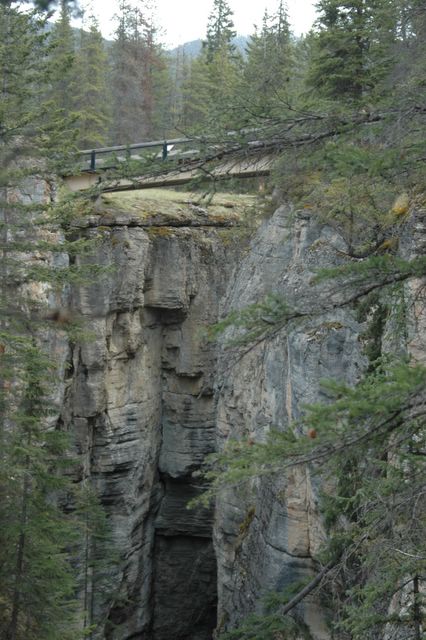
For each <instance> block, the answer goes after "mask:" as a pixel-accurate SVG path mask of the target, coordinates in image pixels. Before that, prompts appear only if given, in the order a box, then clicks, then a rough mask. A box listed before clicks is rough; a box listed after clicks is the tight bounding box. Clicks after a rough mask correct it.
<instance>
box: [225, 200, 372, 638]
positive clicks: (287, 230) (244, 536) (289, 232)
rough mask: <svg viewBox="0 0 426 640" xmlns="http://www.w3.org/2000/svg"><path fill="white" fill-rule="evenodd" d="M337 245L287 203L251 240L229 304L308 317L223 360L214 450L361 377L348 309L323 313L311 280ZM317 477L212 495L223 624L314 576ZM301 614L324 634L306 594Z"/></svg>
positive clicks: (286, 478)
mask: <svg viewBox="0 0 426 640" xmlns="http://www.w3.org/2000/svg"><path fill="white" fill-rule="evenodd" d="M342 248H344V246H343V245H342V239H341V238H340V237H339V235H338V234H337V233H334V232H333V230H332V229H330V228H327V227H326V228H324V227H321V226H319V225H318V223H316V222H315V219H314V217H312V216H307V215H305V214H303V213H300V212H299V213H297V212H294V211H293V210H292V209H291V208H290V207H288V206H282V207H280V208H279V209H278V210H277V211H276V213H275V214H274V215H273V217H272V218H271V220H270V221H269V222H268V223H267V224H266V225H265V226H264V227H263V229H262V230H261V231H260V232H259V233H258V235H257V236H256V238H255V239H254V241H253V243H252V246H251V250H250V252H249V253H248V255H247V257H246V258H245V260H244V261H243V262H242V264H241V266H240V268H239V270H238V274H237V277H236V279H235V282H234V284H233V286H231V287H230V289H229V291H228V297H227V303H226V307H227V309H228V310H234V309H239V308H242V307H243V306H245V305H248V304H251V303H254V302H257V301H259V300H260V299H262V297H264V295H265V293H268V292H274V293H278V294H279V295H280V296H281V297H282V298H283V299H284V300H285V301H286V302H287V303H288V304H289V306H290V307H295V308H297V309H299V310H303V311H304V312H305V313H306V314H307V317H306V319H303V320H298V321H297V323H296V322H293V323H291V324H290V325H289V326H288V327H287V328H286V329H282V330H281V331H279V332H278V333H277V334H276V335H275V337H274V338H273V339H272V340H268V341H265V342H260V343H259V344H257V345H255V346H254V347H253V348H251V349H250V350H249V351H248V352H247V353H244V351H243V354H242V355H241V354H238V352H237V354H236V356H235V361H234V362H233V364H232V366H231V367H229V355H228V356H226V355H225V356H224V357H222V358H221V365H220V371H219V373H218V378H217V379H218V386H219V390H220V391H219V401H218V409H217V416H218V417H217V436H218V446H219V447H222V446H223V445H224V443H226V441H227V439H228V438H230V437H232V438H236V439H245V440H246V441H247V440H249V441H250V440H252V441H260V442H261V441H263V440H264V439H265V436H266V434H267V433H268V432H269V431H270V429H271V428H274V429H278V430H286V429H292V423H293V422H294V421H295V420H296V419H297V418H298V417H300V414H301V410H302V408H303V405H304V404H306V403H311V402H315V401H317V400H319V399H324V392H323V390H322V389H321V385H320V381H321V380H322V379H324V378H335V379H339V380H342V381H343V380H345V381H347V382H348V383H354V382H355V381H356V380H357V379H358V378H359V376H360V373H361V372H362V370H363V368H364V366H365V357H364V356H363V355H362V345H361V343H360V333H361V327H360V325H359V323H358V322H357V320H356V318H355V316H354V313H352V312H351V311H345V310H339V311H336V310H334V311H333V312H332V313H330V312H324V311H321V307H322V305H324V307H326V304H325V301H326V300H329V299H330V295H333V294H332V292H330V291H327V290H326V287H327V285H319V286H317V287H312V285H311V281H312V277H313V275H314V271H315V270H317V269H318V268H319V267H321V266H331V265H333V264H336V263H337V262H338V261H339V250H341V249H342ZM334 295H338V292H335V294H334ZM310 312H311V313H312V316H309V313H310ZM300 437H304V436H303V435H300ZM317 482H318V479H317V478H316V479H313V478H312V477H311V475H310V472H309V470H308V469H306V468H298V469H295V470H293V471H291V472H288V473H287V474H283V473H281V474H277V475H276V476H275V477H273V478H268V479H267V480H256V481H253V482H251V483H250V484H249V485H247V486H245V487H240V488H229V489H227V490H226V491H224V492H223V493H222V494H221V495H220V496H219V499H218V503H217V509H216V518H215V548H216V551H217V559H218V576H219V578H218V588H219V609H218V621H219V629H220V630H222V629H227V628H232V627H234V626H235V625H236V624H237V623H238V622H240V621H241V620H242V619H243V618H244V617H245V616H247V615H248V614H249V613H253V612H256V611H260V610H261V609H262V602H261V601H262V596H265V595H266V594H267V593H269V592H272V591H282V590H283V589H285V588H286V587H288V586H290V585H291V583H294V582H295V581H299V580H303V579H306V578H307V577H309V576H310V575H313V572H314V570H315V564H314V562H313V560H312V557H313V556H314V555H315V554H316V553H317V551H318V549H319V547H320V545H321V543H322V542H323V539H324V531H323V527H322V523H321V519H320V516H319V513H318V508H317V487H316V486H315V484H316V483H317ZM298 613H299V615H300V616H301V618H303V620H304V621H305V623H306V624H307V625H308V627H309V630H310V632H311V634H312V638H314V639H315V640H323V639H325V638H328V637H329V634H328V631H327V627H326V624H325V621H324V613H323V612H322V611H321V608H320V607H319V605H318V602H316V601H315V599H313V598H311V597H308V598H306V599H305V601H304V603H303V605H301V606H300V609H299V612H298Z"/></svg>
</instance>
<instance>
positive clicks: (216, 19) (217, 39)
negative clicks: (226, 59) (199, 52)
mask: <svg viewBox="0 0 426 640" xmlns="http://www.w3.org/2000/svg"><path fill="white" fill-rule="evenodd" d="M232 16H233V12H232V10H231V8H230V6H229V4H228V3H227V1H226V0H213V8H212V11H211V13H210V15H209V18H208V23H207V37H206V40H205V42H204V43H203V44H204V48H205V50H206V56H207V62H212V61H213V57H214V55H215V54H216V53H217V52H218V51H219V50H222V49H226V50H227V53H228V54H233V53H234V52H235V47H234V45H233V44H232V40H233V38H235V36H236V35H237V34H236V31H235V30H234V22H233V20H232Z"/></svg>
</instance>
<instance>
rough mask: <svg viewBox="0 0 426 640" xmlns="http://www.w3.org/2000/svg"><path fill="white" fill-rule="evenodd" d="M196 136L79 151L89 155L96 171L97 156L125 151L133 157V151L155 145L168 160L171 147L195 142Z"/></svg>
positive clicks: (163, 158) (92, 168)
mask: <svg viewBox="0 0 426 640" xmlns="http://www.w3.org/2000/svg"><path fill="white" fill-rule="evenodd" d="M195 140H196V138H174V139H172V140H153V141H151V142H139V143H136V144H128V145H118V146H115V147H100V148H99V149H83V150H82V151H79V152H78V155H79V156H89V169H88V170H89V171H96V161H97V158H98V157H99V156H101V155H107V154H108V155H111V154H116V153H120V152H122V151H124V152H125V153H126V154H128V156H129V157H131V152H132V151H137V150H139V149H150V148H155V147H160V148H161V158H162V160H167V158H168V156H169V153H170V147H175V146H177V145H184V144H188V143H189V142H194V141H195Z"/></svg>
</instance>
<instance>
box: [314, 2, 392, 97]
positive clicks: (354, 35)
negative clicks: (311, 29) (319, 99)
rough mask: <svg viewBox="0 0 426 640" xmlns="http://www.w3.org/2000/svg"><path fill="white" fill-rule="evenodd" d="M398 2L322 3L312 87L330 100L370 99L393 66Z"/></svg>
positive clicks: (320, 4)
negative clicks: (391, 65)
mask: <svg viewBox="0 0 426 640" xmlns="http://www.w3.org/2000/svg"><path fill="white" fill-rule="evenodd" d="M394 5H395V2H394V0H391V1H389V0H351V1H350V2H341V1H340V0H321V1H320V2H319V3H318V10H319V18H318V21H317V26H318V35H317V38H316V46H315V48H314V50H313V58H312V68H311V71H310V75H309V82H310V84H311V86H313V87H314V88H315V89H316V91H317V92H318V93H319V94H320V95H322V96H324V97H325V98H331V99H334V98H337V99H340V100H342V101H343V102H347V103H353V102H359V101H360V100H362V99H367V100H368V99H370V100H371V96H372V94H373V92H374V90H375V89H377V87H378V85H379V83H380V81H381V80H382V79H383V77H384V76H385V75H386V73H387V71H388V69H389V65H390V57H389V56H390V46H391V44H392V42H393V40H394V36H395V29H394V27H395V20H396V15H395V7H394Z"/></svg>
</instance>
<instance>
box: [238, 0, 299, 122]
mask: <svg viewBox="0 0 426 640" xmlns="http://www.w3.org/2000/svg"><path fill="white" fill-rule="evenodd" d="M293 58H294V54H293V43H292V39H291V33H290V27H289V24H288V19H287V11H286V7H285V5H284V3H283V2H282V1H281V2H280V4H279V6H278V10H277V12H276V14H275V15H272V16H270V15H269V14H268V13H267V11H265V13H264V16H263V22H262V28H261V30H260V31H256V32H255V34H254V35H253V36H252V37H251V38H250V41H249V43H248V46H247V61H246V64H245V69H244V77H245V86H246V90H245V99H246V101H247V105H248V108H247V111H248V112H250V117H251V119H253V120H254V119H256V118H261V117H265V116H271V115H273V114H275V115H277V114H279V113H280V112H282V111H283V103H285V101H286V100H287V101H288V100H289V97H290V96H289V94H290V91H289V88H290V83H291V80H292V76H293V67H294V60H293Z"/></svg>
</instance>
